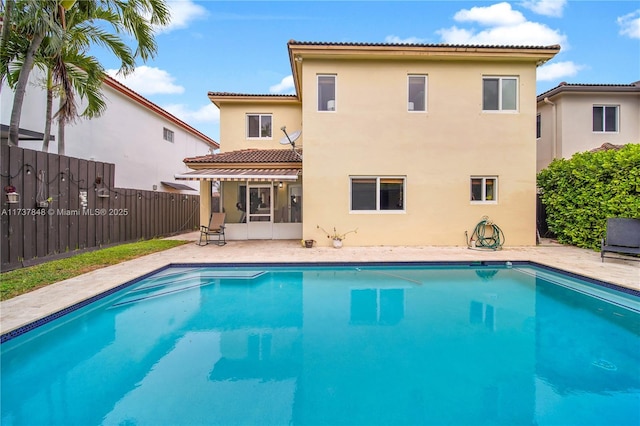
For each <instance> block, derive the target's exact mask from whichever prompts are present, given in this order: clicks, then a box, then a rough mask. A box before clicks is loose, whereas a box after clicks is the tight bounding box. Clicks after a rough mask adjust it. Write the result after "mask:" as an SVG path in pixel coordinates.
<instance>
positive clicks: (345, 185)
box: [225, 59, 536, 246]
mask: <svg viewBox="0 0 640 426" xmlns="http://www.w3.org/2000/svg"><path fill="white" fill-rule="evenodd" d="M317 74H336V75H337V83H336V97H337V99H336V111H335V112H318V111H316V109H317V101H316V93H317V88H316V84H317V83H316V76H317ZM408 74H426V75H428V86H427V92H428V95H427V112H424V113H418V112H408V111H407V75H408ZM486 75H492V76H495V75H498V76H518V78H519V80H518V92H519V99H518V112H517V113H509V112H506V113H483V112H482V77H483V76H486ZM302 93H303V111H302V121H303V122H304V135H305V139H304V159H303V186H304V194H305V206H304V214H303V224H304V226H303V234H304V235H303V238H305V239H316V240H318V241H326V239H324V238H323V234H322V233H321V232H320V231H318V230H317V228H316V227H317V225H320V226H322V227H324V228H325V229H332V228H333V227H334V226H335V227H336V228H337V229H338V231H339V232H345V231H348V230H351V229H355V228H357V229H358V233H357V234H355V235H353V234H352V235H349V237H348V238H347V240H346V241H345V244H351V245H361V246H366V245H464V244H466V241H465V236H464V232H465V231H469V233H471V232H472V231H473V229H474V227H475V225H476V224H477V223H478V222H479V221H480V220H481V218H482V217H483V216H485V215H487V216H489V217H490V218H491V219H493V220H494V222H495V223H496V224H498V225H499V226H500V228H502V230H503V231H504V233H505V236H506V243H507V244H508V245H531V244H535V234H536V232H535V171H536V170H535V167H536V162H535V155H536V144H535V142H536V141H535V114H536V100H535V66H534V65H533V63H528V64H523V63H498V62H464V63H461V62H458V61H455V62H448V63H447V62H444V61H424V60H423V61H401V62H399V61H389V62H383V61H377V62H375V63H372V62H368V61H366V60H358V61H356V60H351V61H339V60H333V61H330V60H323V61H316V60H312V59H309V60H306V59H305V60H304V62H303V83H302ZM225 142H226V140H225ZM357 175H364V176H401V177H405V178H406V198H405V211H394V212H353V211H350V180H349V177H350V176H357ZM472 175H480V176H498V179H499V181H498V203H497V204H482V205H472V204H471V202H470V177H471V176H472Z"/></svg>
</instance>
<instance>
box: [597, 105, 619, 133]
mask: <svg viewBox="0 0 640 426" xmlns="http://www.w3.org/2000/svg"><path fill="white" fill-rule="evenodd" d="M593 131H594V132H617V131H618V106H617V105H594V106H593Z"/></svg>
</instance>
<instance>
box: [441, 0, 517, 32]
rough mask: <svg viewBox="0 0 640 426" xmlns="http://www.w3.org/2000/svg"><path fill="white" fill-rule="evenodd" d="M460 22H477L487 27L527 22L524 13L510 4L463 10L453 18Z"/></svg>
mask: <svg viewBox="0 0 640 426" xmlns="http://www.w3.org/2000/svg"><path fill="white" fill-rule="evenodd" d="M453 19H455V20H456V21H458V22H477V23H479V24H481V25H485V26H494V25H516V24H521V23H523V22H525V21H526V19H525V18H524V15H522V13H520V12H518V11H516V10H513V9H511V5H510V4H509V3H506V2H505V3H497V4H493V5H491V6H487V7H472V8H471V9H462V10H461V11H459V12H458V13H456V14H455V15H454V16H453Z"/></svg>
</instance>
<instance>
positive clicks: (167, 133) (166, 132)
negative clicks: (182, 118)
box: [162, 127, 176, 143]
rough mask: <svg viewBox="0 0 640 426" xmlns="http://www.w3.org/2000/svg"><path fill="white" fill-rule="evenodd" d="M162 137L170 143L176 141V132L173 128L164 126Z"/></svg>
mask: <svg viewBox="0 0 640 426" xmlns="http://www.w3.org/2000/svg"><path fill="white" fill-rule="evenodd" d="M162 139H164V140H165V141H167V142H170V143H174V141H175V140H176V134H175V132H174V131H173V130H171V129H169V128H167V127H163V128H162Z"/></svg>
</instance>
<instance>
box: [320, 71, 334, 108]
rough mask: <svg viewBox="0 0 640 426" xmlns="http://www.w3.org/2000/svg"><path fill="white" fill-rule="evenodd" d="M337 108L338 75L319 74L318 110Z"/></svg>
mask: <svg viewBox="0 0 640 426" xmlns="http://www.w3.org/2000/svg"><path fill="white" fill-rule="evenodd" d="M335 110H336V76H335V75H319V76H318V111H335Z"/></svg>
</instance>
